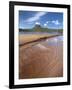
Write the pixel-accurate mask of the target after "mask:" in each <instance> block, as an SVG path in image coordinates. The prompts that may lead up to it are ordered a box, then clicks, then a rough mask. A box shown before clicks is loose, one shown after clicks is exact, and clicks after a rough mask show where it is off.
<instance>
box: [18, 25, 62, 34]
mask: <svg viewBox="0 0 72 90" xmlns="http://www.w3.org/2000/svg"><path fill="white" fill-rule="evenodd" d="M19 32H49V33H51V32H58V33H61V34H62V33H63V29H49V28H43V27H41V26H40V25H35V26H34V27H33V28H32V29H19Z"/></svg>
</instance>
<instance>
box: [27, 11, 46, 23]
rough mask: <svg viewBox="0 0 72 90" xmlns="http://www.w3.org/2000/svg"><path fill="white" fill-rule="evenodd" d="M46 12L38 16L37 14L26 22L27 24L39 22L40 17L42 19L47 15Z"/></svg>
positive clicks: (39, 13)
mask: <svg viewBox="0 0 72 90" xmlns="http://www.w3.org/2000/svg"><path fill="white" fill-rule="evenodd" d="M45 14H46V12H38V13H37V14H35V15H34V16H33V17H30V18H28V19H27V20H26V22H34V21H37V20H39V18H40V17H42V16H43V15H45Z"/></svg>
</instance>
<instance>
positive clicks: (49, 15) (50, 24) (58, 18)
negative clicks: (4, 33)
mask: <svg viewBox="0 0 72 90" xmlns="http://www.w3.org/2000/svg"><path fill="white" fill-rule="evenodd" d="M35 24H39V25H41V26H42V27H45V28H50V29H62V28H63V13H61V12H39V11H19V28H22V29H29V28H33V27H34V26H35Z"/></svg>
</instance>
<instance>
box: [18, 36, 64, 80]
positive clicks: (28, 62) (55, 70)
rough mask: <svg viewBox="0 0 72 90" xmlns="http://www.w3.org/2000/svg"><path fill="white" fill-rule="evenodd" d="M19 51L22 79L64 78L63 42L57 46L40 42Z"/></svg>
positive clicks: (23, 47) (20, 75)
mask: <svg viewBox="0 0 72 90" xmlns="http://www.w3.org/2000/svg"><path fill="white" fill-rule="evenodd" d="M31 38H32V37H31ZM31 38H30V39H31ZM27 46H28V45H27ZM19 50H20V51H19V78H20V79H26V78H45V77H62V76H63V42H58V43H57V45H48V44H47V43H45V42H38V43H33V45H32V44H31V45H29V48H25V46H22V47H20V48H19Z"/></svg>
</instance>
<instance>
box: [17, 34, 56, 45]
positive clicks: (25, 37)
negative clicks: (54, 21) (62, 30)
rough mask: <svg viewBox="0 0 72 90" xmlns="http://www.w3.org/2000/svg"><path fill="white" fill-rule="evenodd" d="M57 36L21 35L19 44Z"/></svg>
mask: <svg viewBox="0 0 72 90" xmlns="http://www.w3.org/2000/svg"><path fill="white" fill-rule="evenodd" d="M55 35H56V34H26V35H22V34H21V35H19V43H20V44H23V43H27V42H31V41H34V40H37V39H39V38H44V37H51V36H55Z"/></svg>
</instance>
